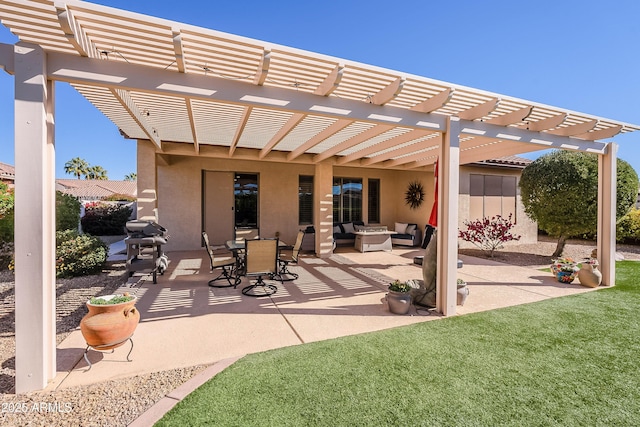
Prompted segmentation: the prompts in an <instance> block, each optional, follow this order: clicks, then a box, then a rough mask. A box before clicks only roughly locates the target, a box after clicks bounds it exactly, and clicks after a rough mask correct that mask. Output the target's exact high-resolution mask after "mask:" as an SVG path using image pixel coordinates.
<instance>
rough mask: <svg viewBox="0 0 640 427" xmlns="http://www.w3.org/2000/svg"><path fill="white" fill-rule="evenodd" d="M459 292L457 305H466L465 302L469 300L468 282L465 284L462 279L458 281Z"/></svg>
mask: <svg viewBox="0 0 640 427" xmlns="http://www.w3.org/2000/svg"><path fill="white" fill-rule="evenodd" d="M456 284H457V287H458V289H457V292H458V296H457V301H456V302H457V304H458V305H464V302H465V301H466V300H467V296H468V295H469V288H468V287H467V282H465V281H464V280H462V279H458V280H457V282H456Z"/></svg>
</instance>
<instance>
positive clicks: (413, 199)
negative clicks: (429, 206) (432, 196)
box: [404, 181, 424, 209]
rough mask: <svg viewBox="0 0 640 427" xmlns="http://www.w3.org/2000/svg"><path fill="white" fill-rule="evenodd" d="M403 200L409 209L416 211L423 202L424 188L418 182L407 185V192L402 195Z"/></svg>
mask: <svg viewBox="0 0 640 427" xmlns="http://www.w3.org/2000/svg"><path fill="white" fill-rule="evenodd" d="M404 200H405V201H406V202H407V204H408V205H409V207H410V208H411V209H418V208H419V207H420V205H421V204H422V202H423V201H424V188H423V187H422V184H420V183H419V182H418V181H414V182H411V183H409V187H408V188H407V191H406V192H405V193H404Z"/></svg>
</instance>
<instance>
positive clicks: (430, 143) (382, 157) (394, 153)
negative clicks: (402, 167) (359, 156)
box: [360, 136, 442, 166]
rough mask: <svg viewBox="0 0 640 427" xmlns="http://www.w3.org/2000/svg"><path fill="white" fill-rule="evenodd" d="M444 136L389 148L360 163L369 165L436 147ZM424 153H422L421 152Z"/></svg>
mask: <svg viewBox="0 0 640 427" xmlns="http://www.w3.org/2000/svg"><path fill="white" fill-rule="evenodd" d="M441 140H442V137H441V136H438V137H437V138H430V139H428V140H426V141H421V142H417V143H415V144H411V145H407V146H404V147H400V148H397V149H395V150H389V151H386V152H384V153H382V154H379V155H377V156H374V157H369V158H367V159H363V160H362V162H361V163H360V165H361V166H369V165H372V164H375V163H380V162H384V161H387V160H389V159H393V158H396V157H399V156H406V155H407V154H410V153H412V152H414V151H417V150H420V151H422V150H426V149H427V148H431V147H436V146H438V144H440V143H441ZM421 154H422V153H421ZM413 160H414V159H411V161H413ZM402 163H407V162H402ZM396 164H400V163H396Z"/></svg>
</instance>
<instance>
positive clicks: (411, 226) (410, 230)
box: [405, 224, 417, 234]
mask: <svg viewBox="0 0 640 427" xmlns="http://www.w3.org/2000/svg"><path fill="white" fill-rule="evenodd" d="M416 227H417V225H415V224H409V225H407V229H406V230H405V233H407V234H411V233H413V232H414V231H416Z"/></svg>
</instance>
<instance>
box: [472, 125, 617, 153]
mask: <svg viewBox="0 0 640 427" xmlns="http://www.w3.org/2000/svg"><path fill="white" fill-rule="evenodd" d="M460 127H461V131H460V132H461V133H462V134H467V135H473V136H481V137H486V138H493V139H506V140H510V141H518V142H530V143H533V144H537V145H538V146H539V149H540V150H543V149H545V148H561V149H571V150H580V151H588V152H593V153H598V154H602V152H603V150H604V149H605V146H606V144H605V143H602V142H595V141H584V140H581V139H575V138H571V137H567V136H560V135H554V134H551V133H548V132H531V131H529V130H526V129H521V128H517V127H513V126H511V127H501V126H496V125H492V124H490V123H484V122H479V121H467V120H460Z"/></svg>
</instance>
